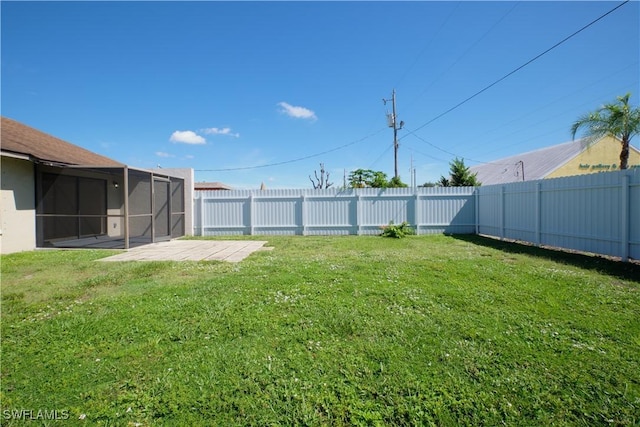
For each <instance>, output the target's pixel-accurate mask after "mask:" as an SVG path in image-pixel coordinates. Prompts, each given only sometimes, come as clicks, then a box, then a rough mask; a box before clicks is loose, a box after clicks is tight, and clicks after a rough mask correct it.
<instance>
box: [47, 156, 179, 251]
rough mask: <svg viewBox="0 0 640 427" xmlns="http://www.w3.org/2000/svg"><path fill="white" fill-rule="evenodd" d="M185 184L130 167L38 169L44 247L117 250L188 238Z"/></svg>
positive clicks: (170, 177) (53, 167)
mask: <svg viewBox="0 0 640 427" xmlns="http://www.w3.org/2000/svg"><path fill="white" fill-rule="evenodd" d="M184 197H185V189H184V180H183V179H182V178H176V177H172V176H167V175H162V174H159V173H156V172H149V171H144V170H139V169H132V168H129V167H104V168H101V167H82V166H63V167H59V166H51V165H44V164H38V165H37V166H36V238H37V245H38V247H59V248H113V249H128V248H130V247H134V246H138V245H143V244H147V243H154V242H159V241H163V240H169V239H171V238H175V237H181V236H184V234H185V200H184Z"/></svg>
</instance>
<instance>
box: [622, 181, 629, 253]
mask: <svg viewBox="0 0 640 427" xmlns="http://www.w3.org/2000/svg"><path fill="white" fill-rule="evenodd" d="M621 187H622V188H621V189H620V191H622V194H621V199H622V200H621V202H622V203H620V210H621V212H620V214H621V218H620V221H621V227H620V233H621V236H620V244H621V248H620V249H621V251H620V258H621V260H622V262H627V261H629V234H630V233H631V229H630V227H629V217H630V215H629V213H630V212H629V210H630V209H631V206H630V204H629V175H627V174H626V173H625V174H624V175H622V183H621Z"/></svg>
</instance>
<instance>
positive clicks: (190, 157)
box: [184, 154, 196, 160]
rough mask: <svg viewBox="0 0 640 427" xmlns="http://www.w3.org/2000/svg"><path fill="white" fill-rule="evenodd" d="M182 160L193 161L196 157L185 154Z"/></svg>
mask: <svg viewBox="0 0 640 427" xmlns="http://www.w3.org/2000/svg"><path fill="white" fill-rule="evenodd" d="M184 158H185V159H187V160H191V159H195V158H196V156H193V155H191V154H187V155H186V156H184Z"/></svg>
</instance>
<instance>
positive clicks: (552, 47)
mask: <svg viewBox="0 0 640 427" xmlns="http://www.w3.org/2000/svg"><path fill="white" fill-rule="evenodd" d="M629 1H630V0H625V1H624V2H622V3H620V4H619V5H617V6H616V7H614V8H613V9H611V10H609V11H608V12H606V13H605V14H603V15H601V16H599V17H598V18H596V19H594V20H593V21H591V22H590V23H588V24H587V25H585V26H583V27H582V28H580V29H579V30H577V31H575V32H574V33H572V34H571V35H569V36H567V37H565V38H564V39H562V40H561V41H559V42H558V43H556V44H554V45H553V46H551V47H550V48H548V49H547V50H545V51H544V52H542V53H540V54H538V55H536V56H535V57H533V58H532V59H530V60H529V61H527V62H525V63H524V64H522V65H520V66H519V67H517V68H515V69H514V70H512V71H510V72H509V73H507V74H505V75H504V76H502V77H500V78H499V79H498V80H496V81H494V82H493V83H491V84H489V85H488V86H485V87H484V88H483V89H481V90H479V91H478V92H476V93H474V94H473V95H471V96H469V97H468V98H466V99H465V100H464V101H461V102H459V103H458V104H456V105H454V106H453V107H451V108H449V109H448V110H446V111H444V112H443V113H440V114H439V115H437V116H436V117H434V118H433V119H431V120H429V121H428V122H426V123H424V124H422V125H420V126H418V127H417V128H416V129H415V130H414V131H412V132H410V133H409V134H407V135H405V136H404V137H402V138H400V139H403V138H405V137H406V136H408V135H410V134H412V133H413V132H417V131H418V130H420V129H422V128H423V127H425V126H427V125H429V124H431V123H433V122H435V121H436V120H438V119H440V118H441V117H443V116H445V115H447V114H449V113H450V112H452V111H453V110H456V109H457V108H459V107H461V106H462V105H464V104H466V103H467V102H469V101H471V100H472V99H473V98H475V97H476V96H478V95H480V94H482V93H484V92H486V91H487V90H489V89H491V88H492V87H493V86H495V85H497V84H498V83H500V82H502V81H503V80H505V79H506V78H508V77H510V76H511V75H513V74H515V73H517V72H518V71H520V70H521V69H523V68H524V67H526V66H527V65H529V64H531V63H532V62H534V61H536V60H537V59H539V58H541V57H542V56H544V55H546V54H547V53H549V52H551V51H552V50H553V49H555V48H557V47H558V46H560V45H561V44H563V43H564V42H566V41H567V40H569V39H571V38H573V37H575V36H576V35H578V34H579V33H581V32H582V31H584V30H586V29H587V28H589V27H590V26H592V25H593V24H595V23H596V22H598V21H600V20H601V19H603V18H604V17H606V16H608V15H610V14H611V13H613V12H615V11H616V10H618V9H619V8H621V7H622V6H624V5H625V4H627V3H628V2H629Z"/></svg>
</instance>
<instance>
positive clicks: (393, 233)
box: [380, 221, 415, 239]
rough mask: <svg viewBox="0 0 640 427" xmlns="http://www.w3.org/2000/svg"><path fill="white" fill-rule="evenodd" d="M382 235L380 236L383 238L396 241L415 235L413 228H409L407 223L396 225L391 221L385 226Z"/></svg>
mask: <svg viewBox="0 0 640 427" xmlns="http://www.w3.org/2000/svg"><path fill="white" fill-rule="evenodd" d="M381 228H382V233H380V235H381V236H382V237H393V238H396V239H400V238H402V237H405V236H409V235H411V234H415V232H414V231H413V228H411V226H409V223H408V222H407V221H402V223H401V224H394V223H393V221H389V225H383V226H382V227H381Z"/></svg>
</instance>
